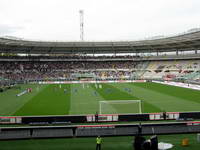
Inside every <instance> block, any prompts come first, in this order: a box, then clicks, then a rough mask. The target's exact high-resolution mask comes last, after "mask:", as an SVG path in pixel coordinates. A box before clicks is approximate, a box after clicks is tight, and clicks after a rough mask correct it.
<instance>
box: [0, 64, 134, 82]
mask: <svg viewBox="0 0 200 150" xmlns="http://www.w3.org/2000/svg"><path fill="white" fill-rule="evenodd" d="M137 65H138V63H137V62H133V61H100V62H96V61H91V62H88V61H87V62H84V61H81V62H80V61H78V62H77V61H72V62H69V61H66V62H63V61H56V62H55V61H52V62H50V61H48V62H33V61H27V62H21V61H18V62H15V61H10V62H8V61H4V62H0V77H4V78H7V79H11V80H42V79H54V78H57V79H59V78H60V79H64V78H71V74H73V73H81V74H84V72H85V71H88V70H89V72H91V73H93V74H95V76H96V77H102V78H109V77H110V78H118V77H128V76H130V75H131V72H130V69H133V68H137Z"/></svg>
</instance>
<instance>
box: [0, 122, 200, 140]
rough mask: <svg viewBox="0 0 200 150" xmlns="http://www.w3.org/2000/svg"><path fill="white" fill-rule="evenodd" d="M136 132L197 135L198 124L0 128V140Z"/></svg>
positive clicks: (114, 134) (132, 133) (105, 135)
mask: <svg viewBox="0 0 200 150" xmlns="http://www.w3.org/2000/svg"><path fill="white" fill-rule="evenodd" d="M138 132H139V134H141V135H155V134H156V135H167V134H192V133H199V132H200V122H180V123H159V124H158V123H156V124H152V123H151V124H107V125H69V126H31V127H30V126H29V127H3V128H0V140H11V139H35V138H72V137H73V138H75V137H96V136H99V135H100V136H104V137H107V136H135V135H137V134H138Z"/></svg>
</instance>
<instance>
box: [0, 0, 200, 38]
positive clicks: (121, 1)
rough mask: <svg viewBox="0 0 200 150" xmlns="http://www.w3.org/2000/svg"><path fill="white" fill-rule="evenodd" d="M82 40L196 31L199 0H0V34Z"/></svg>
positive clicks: (198, 25)
mask: <svg viewBox="0 0 200 150" xmlns="http://www.w3.org/2000/svg"><path fill="white" fill-rule="evenodd" d="M80 9H82V10H84V39H85V40H86V41H107V40H109V41H116V40H138V39H144V38H147V37H152V36H159V35H171V34H175V33H181V32H184V31H187V30H189V29H191V28H199V27H200V0H0V36H5V35H8V36H15V37H20V38H25V39H36V40H53V41H54V40H58V41H78V40H80V20H79V10H80Z"/></svg>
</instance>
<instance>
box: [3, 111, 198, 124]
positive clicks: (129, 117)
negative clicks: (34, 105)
mask: <svg viewBox="0 0 200 150" xmlns="http://www.w3.org/2000/svg"><path fill="white" fill-rule="evenodd" d="M198 119H200V112H159V113H143V114H89V115H63V116H0V124H28V125H51V124H71V123H77V124H78V123H95V122H96V123H98V122H133V121H140V122H143V121H157V120H178V121H185V120H187V121H188V120H190V121H192V120H198Z"/></svg>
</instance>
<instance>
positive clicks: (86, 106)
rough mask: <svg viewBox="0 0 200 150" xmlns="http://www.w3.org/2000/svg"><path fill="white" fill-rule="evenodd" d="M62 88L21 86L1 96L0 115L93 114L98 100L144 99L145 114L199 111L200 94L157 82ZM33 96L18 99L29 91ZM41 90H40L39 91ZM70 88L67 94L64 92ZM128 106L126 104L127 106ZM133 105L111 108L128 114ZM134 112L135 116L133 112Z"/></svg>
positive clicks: (73, 85) (29, 94) (66, 85)
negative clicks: (20, 94)
mask: <svg viewBox="0 0 200 150" xmlns="http://www.w3.org/2000/svg"><path fill="white" fill-rule="evenodd" d="M101 85H102V88H96V87H95V84H84V86H83V84H65V85H62V87H61V88H60V87H59V85H36V84H35V85H21V89H11V90H7V91H6V92H3V93H0V106H1V107H0V115H19V116H21V115H27V116H28V115H67V114H94V113H95V112H96V111H99V101H110V100H142V112H145V113H148V112H162V111H169V112H174V111H200V99H199V97H200V91H197V90H191V89H186V88H180V87H174V86H168V85H162V84H158V83H110V84H101ZM29 87H31V88H33V92H32V93H27V94H25V95H22V96H20V97H16V94H17V93H20V92H21V91H23V90H24V89H26V88H29ZM38 87H39V90H38ZM64 89H67V93H64ZM124 106H125V105H124ZM131 107H133V106H130V105H128V106H126V107H123V106H122V105H115V106H114V105H113V106H111V107H110V109H113V110H115V111H116V112H117V113H123V112H124V113H126V112H128V111H125V110H128V109H131ZM132 113H135V111H134V109H133V111H132Z"/></svg>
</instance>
